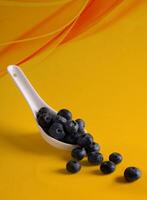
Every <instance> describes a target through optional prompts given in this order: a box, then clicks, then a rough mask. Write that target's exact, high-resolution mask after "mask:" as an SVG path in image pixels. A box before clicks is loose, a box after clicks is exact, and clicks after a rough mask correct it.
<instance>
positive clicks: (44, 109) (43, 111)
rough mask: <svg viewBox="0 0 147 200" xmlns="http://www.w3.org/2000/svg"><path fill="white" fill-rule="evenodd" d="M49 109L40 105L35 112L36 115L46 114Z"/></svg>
mask: <svg viewBox="0 0 147 200" xmlns="http://www.w3.org/2000/svg"><path fill="white" fill-rule="evenodd" d="M49 112H50V111H49V109H48V108H47V107H42V108H40V110H39V111H38V112H37V117H39V116H40V115H43V114H46V113H49Z"/></svg>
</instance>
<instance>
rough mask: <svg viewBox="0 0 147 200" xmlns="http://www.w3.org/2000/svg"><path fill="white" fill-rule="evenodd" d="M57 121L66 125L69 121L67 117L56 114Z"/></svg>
mask: <svg viewBox="0 0 147 200" xmlns="http://www.w3.org/2000/svg"><path fill="white" fill-rule="evenodd" d="M55 122H58V123H61V124H62V125H63V126H64V125H65V124H66V122H67V119H66V118H64V117H62V116H60V115H56V117H55Z"/></svg>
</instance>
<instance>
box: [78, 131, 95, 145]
mask: <svg viewBox="0 0 147 200" xmlns="http://www.w3.org/2000/svg"><path fill="white" fill-rule="evenodd" d="M77 143H78V145H80V146H81V147H85V148H87V147H88V146H89V145H91V144H92V143H93V137H92V135H90V134H88V133H87V134H82V135H81V136H80V137H79V138H78V141H77Z"/></svg>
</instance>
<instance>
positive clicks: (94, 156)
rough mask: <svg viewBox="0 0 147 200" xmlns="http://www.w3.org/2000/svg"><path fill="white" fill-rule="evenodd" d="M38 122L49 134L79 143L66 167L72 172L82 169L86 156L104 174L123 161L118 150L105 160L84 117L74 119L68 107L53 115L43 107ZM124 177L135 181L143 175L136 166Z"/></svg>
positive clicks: (58, 138)
mask: <svg viewBox="0 0 147 200" xmlns="http://www.w3.org/2000/svg"><path fill="white" fill-rule="evenodd" d="M37 122H38V124H39V125H40V126H41V127H42V129H43V130H44V131H45V132H46V134H48V135H49V136H51V137H53V138H55V139H57V140H59V141H62V142H65V143H68V144H74V145H77V147H75V148H74V149H73V150H72V152H71V156H72V160H70V161H69V162H68V163H67V164H66V169H67V171H68V172H70V173H76V172H78V171H80V169H81V164H80V161H81V160H82V159H83V158H84V157H86V156H87V159H88V162H89V163H90V164H91V165H100V171H101V172H102V173H103V174H110V173H112V172H114V171H115V169H116V165H117V164H118V163H120V162H121V161H122V156H121V154H119V153H117V152H114V153H112V154H110V156H109V160H108V161H104V158H103V155H102V154H101V153H100V145H99V144H97V143H96V142H95V141H94V139H93V136H92V135H91V134H89V133H87V132H86V131H85V122H84V121H83V120H82V119H76V120H73V119H72V113H71V112H70V111H69V110H67V109H62V110H60V111H59V112H58V113H57V115H55V116H53V115H52V114H51V113H50V110H49V109H48V108H46V107H42V108H41V109H40V110H39V111H38V113H37ZM124 177H125V180H126V181H128V182H132V181H135V180H137V179H139V178H140V177H141V171H140V170H139V169H138V168H136V167H128V168H126V170H125V172H124Z"/></svg>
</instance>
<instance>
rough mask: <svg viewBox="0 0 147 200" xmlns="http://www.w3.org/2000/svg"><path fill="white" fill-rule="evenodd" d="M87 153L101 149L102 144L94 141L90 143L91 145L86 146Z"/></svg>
mask: <svg viewBox="0 0 147 200" xmlns="http://www.w3.org/2000/svg"><path fill="white" fill-rule="evenodd" d="M86 151H87V154H89V153H91V152H93V151H100V145H99V144H97V143H95V142H93V143H92V144H90V145H89V146H87V148H86Z"/></svg>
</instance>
